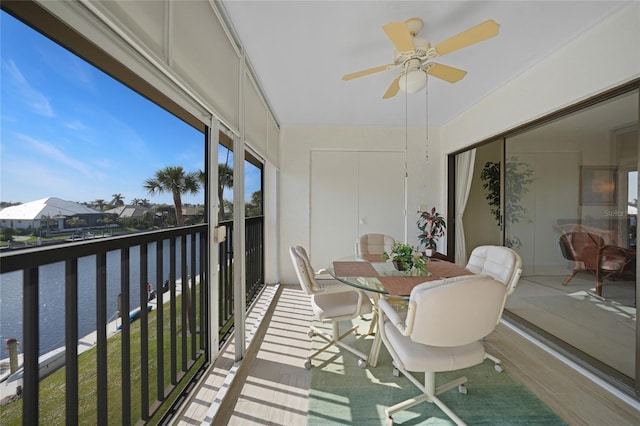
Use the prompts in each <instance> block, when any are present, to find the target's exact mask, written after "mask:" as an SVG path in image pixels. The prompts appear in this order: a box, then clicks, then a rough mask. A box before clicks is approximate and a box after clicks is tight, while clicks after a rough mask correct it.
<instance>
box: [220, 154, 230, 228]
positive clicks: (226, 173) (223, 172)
mask: <svg viewBox="0 0 640 426" xmlns="http://www.w3.org/2000/svg"><path fill="white" fill-rule="evenodd" d="M225 188H229V189H231V188H233V169H232V168H231V167H229V166H228V165H227V164H223V163H219V164H218V221H219V222H222V221H223V220H224V197H223V195H224V189H225Z"/></svg>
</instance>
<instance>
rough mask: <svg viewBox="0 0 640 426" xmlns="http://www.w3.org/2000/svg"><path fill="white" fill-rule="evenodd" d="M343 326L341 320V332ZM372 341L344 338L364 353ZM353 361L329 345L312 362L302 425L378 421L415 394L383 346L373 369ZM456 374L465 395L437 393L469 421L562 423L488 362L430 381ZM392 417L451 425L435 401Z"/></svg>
mask: <svg viewBox="0 0 640 426" xmlns="http://www.w3.org/2000/svg"><path fill="white" fill-rule="evenodd" d="M358 324H360V328H359V330H360V331H361V332H362V333H366V332H367V331H368V324H369V323H368V322H361V321H358ZM314 325H315V326H316V327H318V328H322V329H326V330H327V331H328V332H329V333H330V331H331V330H330V325H325V324H320V323H319V322H318V321H316V322H314ZM347 326H348V324H347V323H346V322H343V323H341V330H343V329H344V330H347ZM372 339H373V337H372V336H367V335H359V336H357V337H356V336H349V337H348V338H347V339H346V341H347V342H348V343H349V344H352V345H353V346H355V347H357V348H358V349H360V350H362V351H364V352H365V353H367V354H368V352H369V349H370V347H371V342H372ZM322 342H323V341H322V340H321V339H320V338H318V337H314V339H313V348H314V349H316V348H320V347H321V345H322ZM357 360H358V359H357V357H356V356H355V355H353V354H351V353H350V352H348V351H346V350H343V349H337V348H335V347H333V348H331V349H329V350H327V351H326V352H324V353H322V354H321V355H319V356H318V357H317V358H315V359H313V360H312V364H313V367H312V374H311V389H310V391H309V409H308V416H307V425H309V426H315V425H363V426H364V425H366V426H374V425H384V424H385V417H384V410H385V408H387V407H389V406H391V405H394V404H396V403H398V402H401V401H404V400H406V399H408V398H411V397H414V396H418V395H419V394H420V390H419V389H418V388H416V387H415V386H414V385H413V384H412V383H411V382H410V381H409V380H408V379H407V378H406V377H404V376H401V377H394V376H393V366H392V364H391V356H390V355H389V353H388V352H387V350H386V348H384V346H383V348H382V350H381V352H380V358H379V361H378V366H377V367H374V368H371V367H367V368H365V369H362V368H359V367H358V365H357ZM460 376H467V378H468V379H469V380H468V382H467V389H468V393H467V394H466V395H463V394H460V393H458V390H457V389H452V390H450V391H448V392H445V393H443V394H440V395H439V397H440V399H441V400H442V401H443V402H444V403H445V404H447V405H448V406H449V407H450V408H451V409H452V410H453V411H454V412H455V413H456V414H457V415H458V416H460V418H461V419H462V420H464V421H465V422H466V423H467V424H469V425H492V426H496V425H545V426H548V425H566V423H565V422H564V421H563V420H562V419H561V418H560V417H558V416H557V415H556V414H555V413H554V412H553V411H551V409H549V407H547V406H546V405H545V404H544V403H543V402H542V401H540V400H539V399H538V398H537V397H536V396H535V395H534V394H533V393H532V392H531V391H529V390H528V389H527V388H525V387H524V386H523V385H521V384H519V383H518V382H516V381H515V380H513V379H512V378H511V377H509V374H508V371H506V370H505V371H504V372H502V373H498V372H497V371H496V370H495V369H494V367H493V362H491V361H489V360H487V361H485V362H484V363H483V364H481V365H478V366H475V367H471V368H468V369H464V370H459V371H455V372H447V373H437V374H436V385H440V384H444V383H446V382H448V381H449V380H452V379H454V378H457V377H460ZM416 377H420V378H422V377H424V376H423V375H421V374H419V375H416ZM393 420H394V424H397V425H412V426H413V425H453V424H454V423H453V422H452V421H451V420H450V419H449V418H448V417H447V416H446V415H445V414H444V413H443V412H442V411H441V410H440V409H439V408H438V407H437V406H436V405H434V404H431V403H426V402H424V403H420V404H418V405H416V406H414V407H411V408H409V409H407V410H405V411H402V412H399V413H397V414H394V416H393Z"/></svg>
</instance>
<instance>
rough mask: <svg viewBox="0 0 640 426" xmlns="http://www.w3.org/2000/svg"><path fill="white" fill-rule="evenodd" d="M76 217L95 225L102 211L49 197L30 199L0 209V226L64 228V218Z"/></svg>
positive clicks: (101, 215)
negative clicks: (26, 201)
mask: <svg viewBox="0 0 640 426" xmlns="http://www.w3.org/2000/svg"><path fill="white" fill-rule="evenodd" d="M72 217H77V218H78V219H80V220H83V221H84V223H85V224H86V225H84V226H96V225H99V224H98V222H97V221H98V219H101V218H102V217H104V213H101V212H99V211H97V210H94V209H92V208H89V207H87V206H84V205H82V204H78V203H75V202H73V201H66V200H61V199H60V198H55V197H49V198H43V199H41V200H36V201H30V202H28V203H24V204H19V205H17V206H11V207H6V208H4V209H2V210H0V226H2V227H3V228H14V229H27V228H29V227H31V228H40V227H45V228H47V229H51V230H60V229H65V227H66V223H65V222H66V220H68V219H70V218H72Z"/></svg>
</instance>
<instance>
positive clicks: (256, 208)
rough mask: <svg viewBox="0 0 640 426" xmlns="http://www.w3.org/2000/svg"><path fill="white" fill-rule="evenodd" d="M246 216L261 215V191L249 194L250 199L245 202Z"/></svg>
mask: <svg viewBox="0 0 640 426" xmlns="http://www.w3.org/2000/svg"><path fill="white" fill-rule="evenodd" d="M245 215H246V217H256V216H262V191H255V192H253V193H252V194H251V200H250V201H249V202H247V203H245Z"/></svg>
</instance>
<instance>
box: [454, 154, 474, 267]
mask: <svg viewBox="0 0 640 426" xmlns="http://www.w3.org/2000/svg"><path fill="white" fill-rule="evenodd" d="M475 161H476V150H475V149H472V150H470V151H467V152H463V153H462V154H458V155H457V156H456V257H455V258H456V263H457V264H458V265H462V266H464V265H466V264H467V248H466V246H465V239H464V226H463V224H462V217H463V215H464V209H465V207H466V206H467V199H468V198H469V191H470V190H471V181H472V180H473V165H474V163H475Z"/></svg>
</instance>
